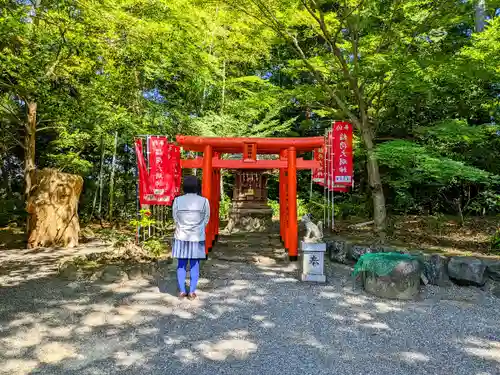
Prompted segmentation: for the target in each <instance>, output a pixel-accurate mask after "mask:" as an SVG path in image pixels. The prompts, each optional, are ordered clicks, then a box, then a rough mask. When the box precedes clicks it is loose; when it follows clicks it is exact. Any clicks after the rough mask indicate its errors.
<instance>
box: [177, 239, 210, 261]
mask: <svg viewBox="0 0 500 375" xmlns="http://www.w3.org/2000/svg"><path fill="white" fill-rule="evenodd" d="M172 257H173V258H177V259H205V258H206V255H205V241H196V242H193V241H182V240H176V239H174V243H173V246H172Z"/></svg>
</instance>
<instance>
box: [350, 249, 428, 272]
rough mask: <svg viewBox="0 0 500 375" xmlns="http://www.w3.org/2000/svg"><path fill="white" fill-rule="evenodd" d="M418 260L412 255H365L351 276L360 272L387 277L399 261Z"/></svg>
mask: <svg viewBox="0 0 500 375" xmlns="http://www.w3.org/2000/svg"><path fill="white" fill-rule="evenodd" d="M405 260H406V261H413V260H418V261H420V259H419V258H418V257H416V256H414V255H409V254H401V253H367V254H364V255H362V256H361V257H360V258H359V260H358V262H357V263H356V265H355V266H354V272H353V273H352V275H353V276H356V275H357V274H358V273H360V272H364V271H368V272H373V273H374V274H376V275H377V276H387V275H388V274H390V273H391V272H392V270H393V269H394V268H395V267H396V266H397V265H398V263H399V262H401V261H405Z"/></svg>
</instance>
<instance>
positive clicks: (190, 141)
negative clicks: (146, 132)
mask: <svg viewBox="0 0 500 375" xmlns="http://www.w3.org/2000/svg"><path fill="white" fill-rule="evenodd" d="M176 140H177V144H178V145H179V146H182V148H183V149H184V150H186V151H195V152H203V150H204V149H205V146H207V145H210V146H212V149H213V151H215V152H220V153H226V154H239V153H241V152H242V150H243V147H244V145H245V144H255V145H256V146H257V153H258V154H278V153H279V152H280V151H281V150H285V149H287V148H288V147H295V149H296V150H297V152H307V151H312V150H314V149H316V148H320V147H321V146H322V145H323V143H324V138H323V137H303V138H258V137H242V138H225V137H196V136H187V135H178V136H177V137H176Z"/></svg>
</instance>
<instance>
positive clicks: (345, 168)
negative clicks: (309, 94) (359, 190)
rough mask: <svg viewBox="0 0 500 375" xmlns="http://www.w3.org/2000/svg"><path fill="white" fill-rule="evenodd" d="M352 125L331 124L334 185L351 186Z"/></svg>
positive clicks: (342, 123)
mask: <svg viewBox="0 0 500 375" xmlns="http://www.w3.org/2000/svg"><path fill="white" fill-rule="evenodd" d="M352 135H353V132H352V124H350V123H348V122H344V121H338V122H334V124H333V150H334V157H333V170H334V173H333V176H334V184H335V185H340V186H345V187H348V186H352V182H353V163H352Z"/></svg>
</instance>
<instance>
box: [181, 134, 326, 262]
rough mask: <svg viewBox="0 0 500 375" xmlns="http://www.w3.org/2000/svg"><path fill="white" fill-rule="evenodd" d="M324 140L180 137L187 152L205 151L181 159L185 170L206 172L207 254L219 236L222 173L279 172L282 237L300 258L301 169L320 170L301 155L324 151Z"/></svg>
mask: <svg viewBox="0 0 500 375" xmlns="http://www.w3.org/2000/svg"><path fill="white" fill-rule="evenodd" d="M324 143H325V139H324V137H310V138H217V137H194V136H184V135H178V136H177V144H178V145H179V146H181V147H182V148H183V149H184V150H185V151H194V152H202V153H203V157H202V158H197V159H188V160H181V167H182V168H201V169H202V170H203V178H202V195H203V196H204V197H206V198H207V199H208V200H209V202H210V211H211V213H212V214H211V215H210V221H209V223H208V225H207V228H206V249H205V251H206V253H207V254H208V252H209V251H210V250H211V248H212V246H213V244H214V243H215V241H216V239H217V236H218V234H219V205H220V193H221V192H220V176H221V174H220V170H221V169H260V170H262V169H279V201H280V236H281V239H282V241H283V243H284V245H285V248H286V249H287V250H288V256H289V258H290V260H292V261H296V260H297V257H298V221H297V170H299V169H310V170H312V169H316V168H319V167H320V163H319V162H318V161H316V160H304V159H303V158H298V157H297V155H299V154H301V153H304V152H309V151H313V150H315V149H318V148H321V147H322V146H323V145H324ZM240 153H241V154H242V155H243V156H242V158H241V159H240V160H225V159H220V155H221V154H240ZM258 154H278V155H279V159H277V160H257V155H258Z"/></svg>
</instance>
